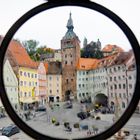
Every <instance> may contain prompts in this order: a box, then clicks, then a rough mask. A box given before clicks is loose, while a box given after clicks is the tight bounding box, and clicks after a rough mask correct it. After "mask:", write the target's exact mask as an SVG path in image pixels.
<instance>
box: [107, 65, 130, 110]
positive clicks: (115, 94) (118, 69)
mask: <svg viewBox="0 0 140 140" xmlns="http://www.w3.org/2000/svg"><path fill="white" fill-rule="evenodd" d="M107 72H108V89H109V90H108V91H109V92H108V93H109V94H108V97H109V104H111V102H113V103H114V104H115V103H116V101H118V102H119V104H118V105H119V108H120V110H121V112H123V111H124V110H125V109H126V108H127V105H128V91H127V77H126V67H125V65H124V64H121V65H114V66H111V67H108V68H107Z"/></svg>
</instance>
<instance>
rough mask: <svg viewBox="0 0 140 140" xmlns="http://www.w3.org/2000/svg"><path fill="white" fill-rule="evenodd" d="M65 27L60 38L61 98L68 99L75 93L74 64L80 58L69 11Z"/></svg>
mask: <svg viewBox="0 0 140 140" xmlns="http://www.w3.org/2000/svg"><path fill="white" fill-rule="evenodd" d="M66 27H67V32H66V34H65V36H64V37H63V38H62V40H61V53H62V98H63V100H69V99H70V96H75V95H76V66H77V63H78V59H79V58H80V41H79V38H78V36H77V35H76V34H75V33H74V31H73V29H74V26H73V20H72V17H71V13H70V15H69V19H68V22H67V26H66Z"/></svg>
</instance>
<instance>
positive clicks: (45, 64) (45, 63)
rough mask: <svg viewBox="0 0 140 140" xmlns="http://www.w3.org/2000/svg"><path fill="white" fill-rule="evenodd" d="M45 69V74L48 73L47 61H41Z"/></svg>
mask: <svg viewBox="0 0 140 140" xmlns="http://www.w3.org/2000/svg"><path fill="white" fill-rule="evenodd" d="M43 64H44V66H45V69H46V74H47V73H48V63H47V62H43Z"/></svg>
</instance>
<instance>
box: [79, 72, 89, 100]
mask: <svg viewBox="0 0 140 140" xmlns="http://www.w3.org/2000/svg"><path fill="white" fill-rule="evenodd" d="M91 91H92V89H91V85H90V72H89V71H88V70H77V100H78V101H79V102H80V101H82V100H85V99H87V98H88V97H90V96H91Z"/></svg>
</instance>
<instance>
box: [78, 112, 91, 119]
mask: <svg viewBox="0 0 140 140" xmlns="http://www.w3.org/2000/svg"><path fill="white" fill-rule="evenodd" d="M89 116H90V113H88V112H79V113H77V117H78V118H80V119H81V120H84V119H86V118H88V117H89Z"/></svg>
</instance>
